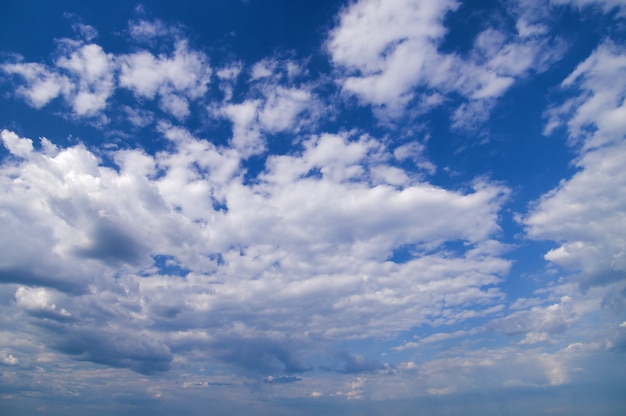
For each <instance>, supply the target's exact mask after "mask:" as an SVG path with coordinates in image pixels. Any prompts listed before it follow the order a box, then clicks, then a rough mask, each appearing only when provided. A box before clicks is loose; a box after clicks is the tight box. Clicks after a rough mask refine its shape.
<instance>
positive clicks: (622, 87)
mask: <svg viewBox="0 0 626 416" xmlns="http://www.w3.org/2000/svg"><path fill="white" fill-rule="evenodd" d="M625 70H626V56H625V55H624V50H623V48H619V47H617V46H616V45H614V44H613V43H611V42H607V43H605V44H603V45H601V46H600V47H599V48H598V49H597V50H596V51H594V52H593V53H592V55H591V56H590V57H589V58H588V59H587V60H585V61H584V62H583V63H581V64H580V65H579V66H578V67H577V68H576V69H575V71H574V72H573V73H572V74H571V75H570V76H568V77H567V78H566V79H565V81H564V82H563V86H564V87H566V88H574V89H576V90H577V91H579V94H578V95H577V96H575V97H573V98H570V99H568V100H567V101H565V103H563V104H561V105H560V106H558V107H554V108H553V109H551V110H549V111H548V114H549V115H550V121H549V124H548V132H551V131H552V130H553V129H554V128H555V126H556V125H559V124H561V123H565V125H566V127H567V132H568V133H569V138H570V143H572V144H573V145H577V146H579V147H580V149H581V150H580V152H581V155H580V157H579V158H578V159H577V160H576V161H575V164H576V167H577V168H578V169H579V171H578V172H577V173H575V174H574V175H573V176H572V178H570V179H568V180H564V181H562V182H561V184H560V185H559V187H557V188H555V189H554V190H552V191H551V192H549V193H547V194H546V195H544V196H543V197H542V198H541V199H540V200H539V201H537V203H536V204H535V206H533V207H532V208H531V212H530V214H529V216H528V217H526V218H525V219H524V223H525V224H526V227H527V230H528V234H529V235H530V236H531V237H532V238H540V239H550V240H553V241H556V242H558V243H559V247H558V248H555V249H553V250H551V251H549V252H548V253H546V255H545V257H546V259H547V260H549V261H551V262H554V263H556V264H558V265H560V266H563V267H565V268H567V269H571V270H574V271H577V272H579V273H580V282H581V284H582V285H583V286H584V287H586V286H589V285H595V284H605V283H608V282H611V281H615V280H621V279H623V278H624V277H626V263H625V262H624V259H625V258H626V257H625V254H624V253H625V251H624V250H625V245H624V239H623V237H622V236H623V235H624V232H626V230H625V229H623V227H622V226H621V225H622V224H624V221H623V217H624V213H625V212H626V201H624V199H623V198H621V195H624V189H626V177H625V176H624V174H623V169H621V163H622V162H621V161H622V160H623V158H624V157H626V153H625V151H626V146H625V144H624V141H623V137H624V134H625V132H626V124H625V123H624V121H623V120H624V118H623V117H620V114H621V113H623V112H624V108H625V107H624V96H625V95H626V83H625V82H624V74H625V73H626V72H625Z"/></svg>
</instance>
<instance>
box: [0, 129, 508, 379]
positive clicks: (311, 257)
mask: <svg viewBox="0 0 626 416" xmlns="http://www.w3.org/2000/svg"><path fill="white" fill-rule="evenodd" d="M162 132H163V134H165V135H166V137H167V138H168V139H169V140H171V141H172V143H174V144H175V146H176V149H177V150H176V151H175V152H174V153H171V154H165V153H162V154H158V155H156V156H149V155H146V154H144V153H142V152H140V151H136V150H120V151H115V152H113V158H114V160H116V161H117V163H118V166H119V170H114V169H112V168H108V167H104V166H102V165H101V164H100V162H99V160H98V158H97V157H95V156H94V155H93V154H92V153H91V152H90V151H89V150H87V149H86V148H85V147H84V146H82V145H78V146H75V147H70V148H67V149H63V150H61V149H52V150H53V151H51V153H49V154H46V153H42V152H40V151H35V150H32V149H31V148H32V141H31V140H30V139H26V138H20V137H19V136H16V135H15V134H14V133H12V132H9V131H4V132H3V139H4V141H5V143H6V144H7V147H8V148H9V149H10V150H12V151H13V152H15V153H17V154H18V155H20V156H21V157H22V159H20V160H16V161H15V162H14V163H13V165H10V166H5V167H4V168H3V169H4V172H3V183H4V192H5V195H6V198H4V200H3V208H2V209H3V215H4V216H5V217H6V218H7V219H8V221H6V222H5V228H7V227H15V228H16V229H17V228H19V229H20V231H19V232H11V233H10V234H11V235H19V236H20V238H19V239H18V240H17V241H15V240H13V241H12V242H11V243H10V244H11V246H13V247H20V246H22V245H24V246H28V245H30V244H32V247H31V248H29V249H28V250H25V251H23V252H22V253H21V255H19V256H17V255H16V256H14V257H5V260H4V261H5V264H3V267H4V269H5V270H8V269H10V268H13V269H16V268H21V269H23V270H25V271H28V272H29V273H39V272H37V270H39V268H41V267H43V266H44V265H48V266H47V267H52V270H54V273H52V274H50V273H47V274H45V275H43V276H46V277H42V278H41V280H42V281H40V282H39V284H43V283H44V282H45V284H46V285H47V286H49V287H54V288H57V289H59V290H62V291H64V290H66V289H65V288H64V287H63V286H62V284H61V283H67V284H73V285H85V286H84V288H85V289H84V290H86V291H87V293H85V294H84V295H82V298H84V300H81V301H80V302H79V303H78V304H74V305H73V306H72V305H71V304H68V305H61V304H59V303H58V302H56V301H53V300H52V298H50V296H49V293H51V292H48V291H47V289H37V290H35V291H28V290H27V289H20V290H18V292H17V294H16V299H19V302H20V304H21V305H23V306H24V307H26V308H27V309H28V310H31V309H33V308H39V309H40V310H45V309H48V310H50V311H57V313H60V314H64V313H65V312H63V311H66V312H67V315H68V317H69V316H70V315H71V316H72V317H74V318H76V319H80V317H81V316H83V318H84V316H85V315H84V314H85V313H88V311H87V310H82V308H85V307H86V305H87V304H88V303H86V302H87V299H95V298H94V296H96V295H97V296H98V297H99V298H108V299H110V300H109V302H113V304H116V305H118V306H117V307H118V308H119V309H120V311H119V312H116V313H115V314H114V316H116V317H118V318H115V319H116V320H117V319H120V321H119V322H120V323H121V322H122V321H121V320H123V319H124V318H123V316H124V314H125V313H126V312H124V311H128V313H131V311H132V314H133V316H135V317H136V318H135V319H136V325H137V328H138V330H139V331H138V332H139V333H142V331H144V332H143V334H144V335H142V336H143V337H146V338H145V340H143V341H142V339H144V338H141V339H138V340H137V341H132V342H137V343H139V344H138V345H141V346H142V347H141V348H142V350H145V351H146V354H147V356H146V357H148V358H145V360H152V359H153V358H149V357H152V355H151V354H152V352H154V353H155V354H157V355H156V357H157V358H154V360H156V363H157V364H158V366H161V365H162V366H163V367H158V368H166V365H167V363H168V362H169V360H170V358H168V357H169V355H168V354H169V353H167V352H166V351H167V348H174V346H175V345H179V346H180V347H181V348H183V346H184V345H186V343H185V341H184V339H185V336H183V335H182V333H181V336H183V338H180V337H179V338H176V339H178V341H176V342H175V343H173V344H171V345H170V344H168V342H169V341H167V339H166V338H167V337H166V338H163V336H162V335H159V334H158V333H146V332H145V330H146V329H147V327H146V326H145V325H147V322H156V323H158V325H159V326H160V327H162V328H163V329H165V328H172V329H173V328H177V330H195V329H196V328H200V327H207V326H208V327H214V328H218V327H219V325H221V324H219V322H224V321H231V322H246V325H245V326H234V327H232V328H231V329H232V330H229V329H228V328H222V329H221V330H217V332H216V331H212V334H211V335H210V337H209V338H208V339H207V340H206V341H205V343H206V345H207V346H209V347H210V348H211V349H212V350H213V351H214V354H215V356H216V357H218V358H219V359H221V360H224V361H225V362H229V363H232V364H238V365H241V366H242V367H244V368H248V369H251V368H254V367H258V368H259V370H262V371H266V372H267V371H285V372H294V371H303V370H304V369H306V366H305V365H304V364H301V360H302V358H297V355H294V354H295V353H294V351H292V350H291V348H295V349H296V350H297V348H298V347H297V345H299V344H302V343H303V342H305V343H308V342H311V340H310V339H309V338H308V337H309V335H307V334H318V335H316V336H321V337H322V338H333V337H336V336H340V335H342V334H343V335H349V336H358V337H368V336H374V335H376V334H385V333H394V332H396V331H400V330H404V329H408V328H410V327H412V326H415V325H417V324H419V323H421V322H425V321H426V320H427V319H431V318H432V317H437V316H438V315H440V314H443V315H444V316H447V315H448V313H449V312H451V311H452V310H454V308H462V307H463V305H466V304H468V303H471V304H474V305H476V306H478V305H483V306H481V308H482V307H484V308H486V309H488V308H489V307H490V306H492V305H493V304H494V303H496V302H498V299H499V294H498V291H497V290H496V289H494V288H493V286H494V285H496V284H497V283H498V282H499V280H500V276H502V275H503V274H504V273H506V271H507V269H508V265H509V264H508V262H507V261H504V260H502V259H500V258H499V257H498V255H499V249H497V248H496V247H495V246H493V243H492V242H491V236H492V235H493V234H494V233H496V232H497V231H498V226H497V224H496V217H497V212H498V210H499V206H500V204H501V201H502V197H503V195H505V194H506V190H505V189H503V188H501V187H499V186H493V185H489V184H477V186H476V189H475V191H473V192H471V193H468V194H462V193H457V192H450V191H446V190H443V189H440V188H435V187H432V186H430V185H427V184H421V183H414V184H411V183H406V184H403V185H402V186H401V188H400V189H398V188H396V187H394V186H389V185H383V184H381V185H375V182H370V179H368V178H369V177H370V175H369V174H368V173H367V172H368V171H370V170H371V169H372V168H373V167H379V166H384V163H385V161H386V160H387V161H388V160H393V158H392V156H391V155H390V154H388V151H386V150H385V148H384V146H383V145H382V144H381V143H380V142H378V141H377V140H375V139H373V138H371V137H367V136H363V137H360V138H351V137H350V136H345V135H344V136H339V135H330V134H328V135H323V136H320V137H315V138H312V139H311V140H310V141H307V142H305V144H304V149H303V151H302V152H301V153H300V154H294V155H292V156H272V157H270V158H269V159H268V162H267V167H266V170H265V172H264V173H262V174H261V175H260V176H259V181H258V183H257V184H255V185H252V186H244V185H243V183H242V180H243V178H242V176H241V175H239V174H238V173H237V172H238V164H239V159H238V158H237V157H236V156H235V155H234V154H232V153H230V151H229V150H227V149H223V148H216V147H215V146H214V145H212V144H210V143H208V142H207V141H204V140H201V139H197V138H195V137H193V136H191V135H190V134H189V133H187V132H185V131H184V130H182V129H179V128H175V127H172V126H167V125H164V126H162ZM29 145H30V146H29ZM372 163H373V164H374V166H371V165H370V164H372ZM312 171H313V172H315V171H318V172H320V174H319V175H311V174H310V172H312ZM158 172H160V173H158ZM157 173H158V174H157ZM16 175H17V177H19V178H20V179H19V183H21V184H23V186H21V185H20V186H18V185H17V183H18V182H15V180H14V179H10V178H11V177H13V178H14V177H16ZM371 177H372V178H373V179H371V181H375V179H374V178H375V175H374V176H371ZM26 200H29V201H36V202H34V203H32V204H31V205H30V206H29V205H23V204H21V203H20V205H21V209H20V211H19V212H18V211H16V210H15V209H14V208H13V207H15V206H17V205H16V204H18V201H26ZM217 201H219V203H217ZM329 201H332V203H329ZM222 207H223V208H222ZM295 207H298V209H295ZM24 215H37V217H38V218H39V220H38V221H37V222H36V223H32V224H30V225H29V224H28V223H25V222H23V221H22V220H21V219H20V218H22V217H24ZM192 225H193V228H192ZM4 235H9V234H6V233H5V234H4ZM450 240H461V241H464V242H465V244H466V248H465V249H464V250H463V251H462V252H461V254H460V255H451V254H450V253H447V252H446V251H445V250H444V251H440V249H439V246H440V245H442V244H444V243H445V242H446V241H450ZM36 242H37V243H36ZM42 245H43V246H45V247H47V248H43V247H42ZM407 245H409V246H412V247H414V252H413V254H412V256H411V259H410V260H409V261H408V262H405V263H402V264H397V263H394V262H392V261H389V259H390V258H391V257H392V254H393V251H394V249H396V248H398V247H401V246H402V247H404V246H407ZM3 246H5V247H6V249H7V250H8V247H9V241H8V240H5V241H4V243H3ZM37 247H39V248H38V249H37ZM34 249H37V250H39V254H38V255H37V258H38V259H39V260H38V261H37V262H34V263H33V262H32V260H27V258H30V259H32V257H28V256H27V254H28V253H29V252H31V251H32V250H34ZM6 252H7V251H6V250H5V253H6ZM156 255H166V256H168V257H169V258H171V259H172V261H174V262H175V264H177V265H178V266H177V270H183V271H182V273H183V274H184V278H182V279H181V278H178V279H175V278H172V277H168V276H167V274H165V273H167V272H166V270H168V269H166V268H165V267H166V265H162V266H159V265H158V264H157V262H156V258H157V257H156ZM25 256H26V257H25ZM85 260H87V262H85ZM155 266H156V269H155V268H154V267H155ZM160 267H163V269H160ZM68 268H71V271H70V270H68ZM184 270H186V271H184ZM137 273H139V274H144V275H145V277H140V275H138V274H137ZM116 282H117V283H116ZM87 285H89V289H87ZM112 285H113V286H112ZM116 287H117V288H116ZM329 288H333V289H332V291H331V292H329ZM166 293H169V294H170V295H171V294H173V293H178V294H179V296H177V297H171V296H166ZM329 293H332V295H331V296H328V294H329ZM82 298H81V299H82ZM92 302H93V301H92ZM70 303H71V302H70ZM98 303H99V302H98ZM122 305H127V306H122ZM240 305H246V307H245V308H241V306H240ZM268 305H274V306H268ZM296 305H297V308H296ZM444 305H445V306H444ZM207 314H208V315H207ZM109 319H113V318H109ZM442 319H445V320H446V321H450V322H451V321H454V320H459V319H460V320H463V319H464V318H463V315H458V316H457V317H455V318H453V317H452V316H450V317H445V318H442ZM57 321H58V323H57V324H55V325H59V327H58V328H56V329H55V331H57V332H60V333H65V336H66V338H67V339H73V337H83V336H84V337H87V338H88V339H90V340H92V341H94V342H95V341H97V340H100V339H106V338H107V337H108V335H106V330H105V332H104V333H102V332H99V331H98V330H95V329H87V328H84V329H81V327H80V326H77V325H75V324H72V326H71V327H68V326H66V325H67V324H66V323H65V322H63V321H62V320H57ZM142 322H144V323H142ZM390 322H393V323H392V324H390ZM366 323H367V324H366ZM303 325H304V327H306V328H307V331H306V333H302V332H301V331H297V328H302V327H303ZM94 331H95V332H94ZM232 331H235V332H232ZM273 331H281V332H282V331H287V333H291V334H293V335H290V336H288V337H287V338H279V339H280V343H278V340H274V339H275V335H272V333H273ZM207 335H208V334H207ZM190 336H191V338H190V340H193V339H196V340H197V338H195V335H191V333H190ZM153 337H156V338H153ZM290 339H291V341H290ZM98 342H99V343H100V344H102V342H100V341H98ZM111 342H114V340H112V341H111ZM129 342H130V341H129ZM172 342H173V341H172ZM262 343H267V346H268V347H267V349H266V350H264V349H260V347H259V346H260V345H261V344H262ZM71 345H83V347H81V348H79V349H77V350H75V349H73V348H74V347H72V346H71ZM88 345H90V343H86V342H81V343H79V344H76V343H73V344H72V343H70V341H68V342H60V341H59V344H58V345H57V346H56V348H57V349H58V350H60V351H63V352H66V353H69V354H72V355H75V356H77V357H81V359H87V360H91V361H94V362H102V363H111V364H112V365H115V366H124V367H129V368H133V369H137V371H142V372H144V371H150V368H151V367H146V366H148V364H146V363H145V362H144V361H145V360H144V358H142V357H143V355H142V356H139V357H136V358H133V357H130V356H129V357H127V358H123V357H126V355H127V354H130V352H128V353H127V352H126V351H130V347H128V346H126V344H119V343H117V342H114V343H113V344H111V345H109V344H107V345H109V346H110V347H111V348H112V351H114V352H113V353H111V354H112V356H111V357H108V356H102V354H103V351H104V350H102V351H101V350H97V351H91V350H89V349H88ZM133 345H135V344H133ZM168 345H169V347H168ZM278 345H280V347H278ZM289 345H291V347H289ZM76 348H78V347H76ZM115 351H117V352H115ZM252 352H254V354H252ZM117 353H119V355H120V356H121V357H122V358H120V360H122V361H116V360H117V359H114V358H113V356H115V355H116V354H117ZM254 357H257V358H254ZM126 359H128V360H129V361H124V360H126ZM352 361H354V362H352ZM352 361H350V363H352V364H350V363H348V364H347V365H348V367H347V368H350V369H351V368H352V367H354V366H355V365H356V364H355V363H357V362H359V360H356V361H355V360H352ZM150 362H152V361H150ZM281 363H282V364H281ZM155 365H156V364H155ZM355 368H356V367H355ZM346 371H347V370H346Z"/></svg>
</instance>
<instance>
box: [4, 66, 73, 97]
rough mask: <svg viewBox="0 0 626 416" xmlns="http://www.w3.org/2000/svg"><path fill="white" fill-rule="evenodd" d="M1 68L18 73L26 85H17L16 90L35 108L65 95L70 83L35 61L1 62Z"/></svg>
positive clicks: (69, 88) (68, 90) (67, 92)
mask: <svg viewBox="0 0 626 416" xmlns="http://www.w3.org/2000/svg"><path fill="white" fill-rule="evenodd" d="M2 70H3V71H4V72H7V73H9V74H15V75H20V76H22V77H23V78H24V80H25V81H26V83H27V84H28V85H27V86H19V87H17V90H16V92H17V93H18V94H19V95H21V96H23V97H24V98H26V100H27V101H28V103H29V104H30V105H32V106H33V107H35V108H41V107H43V106H44V105H46V104H48V103H49V102H50V101H51V100H53V99H55V98H56V97H58V96H59V95H62V94H64V95H67V94H69V93H70V91H71V89H72V85H71V83H70V81H69V79H68V78H67V77H64V76H62V75H58V74H55V73H54V72H51V71H50V70H49V69H48V68H47V67H46V66H45V65H42V64H37V63H13V64H3V65H2Z"/></svg>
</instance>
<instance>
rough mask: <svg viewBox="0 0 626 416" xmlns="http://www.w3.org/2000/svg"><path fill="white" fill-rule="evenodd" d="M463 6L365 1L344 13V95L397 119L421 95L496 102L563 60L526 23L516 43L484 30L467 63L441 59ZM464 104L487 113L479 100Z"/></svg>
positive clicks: (339, 48) (335, 41)
mask: <svg viewBox="0 0 626 416" xmlns="http://www.w3.org/2000/svg"><path fill="white" fill-rule="evenodd" d="M458 7H459V3H457V2H456V1H444V2H420V1H414V0H398V1H388V2H383V1H380V0H362V1H358V2H355V3H353V4H351V5H350V6H349V7H347V8H346V9H344V10H343V12H342V13H341V15H340V20H339V24H338V25H337V27H335V28H334V29H333V30H332V31H331V32H330V36H329V39H328V42H327V49H328V51H329V53H330V55H331V58H332V61H333V64H334V65H335V66H336V67H337V68H338V69H340V70H341V73H342V74H343V76H342V78H341V79H340V83H341V85H342V87H343V88H344V90H345V91H347V92H349V93H352V94H355V95H356V96H358V97H359V98H360V99H361V101H362V102H364V103H367V104H371V105H373V106H374V107H375V109H376V110H377V111H378V112H379V113H382V114H386V115H387V116H392V117H394V116H399V115H401V114H403V112H404V109H405V106H406V105H407V104H408V103H409V102H410V101H411V100H412V99H413V98H415V96H416V95H419V94H431V93H432V90H433V89H434V90H435V91H438V92H441V93H444V94H448V93H461V94H462V95H463V96H464V97H465V98H466V99H469V100H493V99H495V98H497V97H500V96H502V95H503V94H504V93H505V92H506V91H507V90H508V89H509V88H510V87H511V85H513V84H514V83H515V82H516V80H518V79H521V78H524V77H525V76H527V75H528V73H529V72H531V71H543V70H545V69H546V68H547V67H548V66H549V64H550V63H551V62H553V61H555V60H557V59H558V58H559V57H560V55H561V53H562V49H563V48H562V46H561V45H559V44H552V43H550V41H549V38H548V37H547V36H543V34H544V33H543V31H541V30H539V28H538V27H534V28H531V27H530V26H528V24H527V23H524V22H523V23H521V24H524V25H525V26H524V28H525V29H524V30H523V31H522V32H520V33H518V35H517V36H514V37H511V36H509V34H507V33H504V32H501V31H499V30H496V29H493V28H488V29H486V30H484V31H482V32H481V33H480V34H478V36H477V37H476V38H475V39H474V43H473V47H472V49H471V51H470V52H469V53H468V54H467V56H461V55H459V54H456V53H448V54H446V53H442V52H440V51H439V49H438V48H439V46H440V45H441V43H442V42H443V40H444V39H445V35H446V32H447V28H445V27H444V18H445V16H446V15H447V14H448V13H450V12H454V11H455V10H456V9H457V8H458ZM526 15H527V14H523V17H526ZM520 19H521V18H520ZM531 32H532V33H531ZM440 102H441V101H440V100H438V101H436V102H433V103H432V104H431V105H439V104H440ZM424 103H425V102H424V100H422V105H424ZM464 105H466V106H467V105H469V106H471V107H473V108H477V107H481V108H483V109H486V108H488V107H487V106H486V105H485V104H482V103H481V102H480V101H479V102H478V104H476V103H475V101H474V103H473V104H472V102H471V101H470V104H464ZM459 111H461V112H459ZM459 111H457V113H456V115H455V117H454V125H455V126H456V127H457V128H465V127H467V126H469V125H470V124H471V123H470V122H469V121H468V120H469V118H468V117H471V115H470V114H469V113H468V111H466V110H459ZM475 112H476V111H472V112H471V113H472V114H473V113H475ZM488 114H489V111H485V112H484V115H481V117H482V119H483V120H484V119H486V118H487V117H488Z"/></svg>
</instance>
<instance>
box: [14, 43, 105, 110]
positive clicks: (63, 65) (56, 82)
mask: <svg viewBox="0 0 626 416" xmlns="http://www.w3.org/2000/svg"><path fill="white" fill-rule="evenodd" d="M60 46H61V48H60V49H61V50H60V52H61V56H60V57H59V58H58V59H57V60H56V62H55V67H47V66H45V65H42V64H37V63H13V64H4V65H2V69H3V70H4V71H5V72H8V73H11V74H16V75H20V76H22V77H23V78H24V81H26V86H20V87H18V89H17V93H18V94H19V95H22V96H24V97H25V98H26V99H27V101H28V102H29V104H31V105H32V106H34V107H35V108H40V107H43V106H44V105H46V104H48V103H49V102H50V101H51V100H53V99H54V98H56V97H58V96H60V95H61V96H63V97H64V98H65V101H66V102H67V103H68V104H69V105H70V107H71V108H72V110H73V113H74V115H76V116H80V117H92V116H95V115H98V114H99V113H100V112H101V111H102V110H103V109H104V108H105V107H106V104H107V100H108V98H109V97H110V96H111V94H112V92H113V89H114V87H115V84H114V74H115V70H116V67H115V63H114V60H113V56H112V55H110V54H106V53H105V52H104V51H103V50H102V48H101V47H100V46H98V45H95V44H87V45H83V44H82V43H80V42H76V41H70V40H67V39H65V40H62V41H61V42H60Z"/></svg>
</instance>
